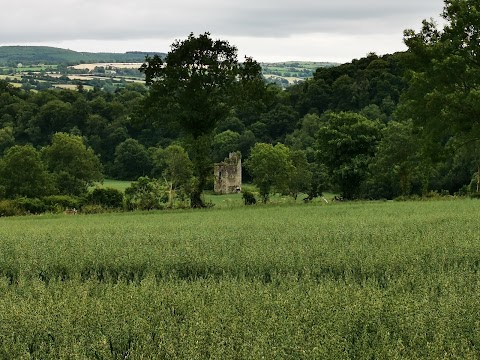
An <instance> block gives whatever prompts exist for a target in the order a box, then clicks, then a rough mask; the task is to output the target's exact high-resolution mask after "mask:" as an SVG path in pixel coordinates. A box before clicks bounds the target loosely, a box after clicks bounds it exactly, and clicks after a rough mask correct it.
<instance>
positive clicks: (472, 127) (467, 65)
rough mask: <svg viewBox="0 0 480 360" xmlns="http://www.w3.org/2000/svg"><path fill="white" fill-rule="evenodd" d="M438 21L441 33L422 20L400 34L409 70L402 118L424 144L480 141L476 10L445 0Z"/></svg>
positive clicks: (479, 15) (472, 4)
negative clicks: (441, 22) (421, 132)
mask: <svg viewBox="0 0 480 360" xmlns="http://www.w3.org/2000/svg"><path fill="white" fill-rule="evenodd" d="M442 17H443V19H444V20H445V26H444V28H443V29H442V30H440V29H438V27H437V25H436V24H435V23H434V22H433V21H426V20H424V21H423V26H422V29H421V30H420V31H419V32H418V33H417V32H415V31H413V30H406V31H405V43H406V44H407V46H408V48H409V55H410V60H411V66H412V68H413V71H412V72H411V73H410V87H409V89H408V91H407V93H406V95H405V97H404V99H403V106H402V110H403V111H402V113H403V114H404V115H405V116H407V117H410V118H412V119H413V121H414V123H415V124H416V125H417V126H418V127H419V128H421V129H423V130H424V135H425V136H426V137H428V138H429V139H430V140H434V141H436V142H439V143H441V144H445V143H446V142H447V141H450V142H451V141H452V137H454V138H455V139H456V140H455V142H456V143H457V144H459V145H460V146H463V145H467V144H469V143H472V142H478V141H479V140H480V5H479V3H478V0H445V6H444V10H443V13H442ZM476 170H477V172H478V174H479V177H480V163H478V164H477V169H476ZM479 182H480V181H479Z"/></svg>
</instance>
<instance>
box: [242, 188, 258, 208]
mask: <svg viewBox="0 0 480 360" xmlns="http://www.w3.org/2000/svg"><path fill="white" fill-rule="evenodd" d="M242 199H243V201H244V203H245V205H255V204H256V203H257V199H255V195H253V193H252V192H250V191H248V190H244V191H243V192H242Z"/></svg>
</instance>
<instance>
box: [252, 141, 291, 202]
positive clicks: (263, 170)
mask: <svg viewBox="0 0 480 360" xmlns="http://www.w3.org/2000/svg"><path fill="white" fill-rule="evenodd" d="M245 166H246V168H247V169H248V171H249V172H250V174H251V175H252V178H253V183H254V184H255V185H256V186H257V187H258V189H259V191H260V196H261V197H262V201H263V202H264V203H266V202H267V201H268V198H269V196H270V194H271V193H272V192H279V193H288V185H289V183H288V182H289V179H290V174H291V173H292V171H293V169H294V166H293V164H292V161H291V159H290V152H289V149H288V148H287V147H286V146H285V145H283V144H281V143H278V144H277V145H275V146H272V145H271V144H265V143H256V144H255V146H254V147H253V149H252V152H251V154H250V157H249V158H248V160H247V162H246V164H245Z"/></svg>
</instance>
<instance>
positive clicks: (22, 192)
mask: <svg viewBox="0 0 480 360" xmlns="http://www.w3.org/2000/svg"><path fill="white" fill-rule="evenodd" d="M54 191H55V189H54V186H53V178H52V175H51V174H50V173H49V172H48V171H47V167H46V166H45V164H44V163H43V162H42V159H41V156H40V153H39V152H38V151H37V150H36V149H35V148H34V147H33V146H31V145H25V146H20V145H15V146H13V147H11V148H10V149H8V150H7V151H6V153H5V156H4V157H3V158H1V159H0V193H3V194H0V195H3V196H5V197H7V198H15V197H18V196H26V197H40V196H44V195H50V194H52V193H54Z"/></svg>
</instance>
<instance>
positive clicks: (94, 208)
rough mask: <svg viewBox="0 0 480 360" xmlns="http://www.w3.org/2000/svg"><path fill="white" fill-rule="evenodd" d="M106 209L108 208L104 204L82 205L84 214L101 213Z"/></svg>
mask: <svg viewBox="0 0 480 360" xmlns="http://www.w3.org/2000/svg"><path fill="white" fill-rule="evenodd" d="M106 211H107V209H105V208H104V207H103V206H102V205H97V204H93V205H92V204H86V205H83V206H82V214H101V213H104V212H106Z"/></svg>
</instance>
